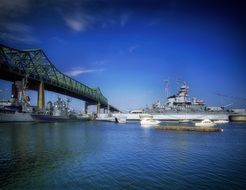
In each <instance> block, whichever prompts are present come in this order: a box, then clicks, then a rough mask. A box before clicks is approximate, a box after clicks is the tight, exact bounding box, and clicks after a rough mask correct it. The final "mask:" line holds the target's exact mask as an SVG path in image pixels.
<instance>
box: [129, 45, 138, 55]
mask: <svg viewBox="0 0 246 190" xmlns="http://www.w3.org/2000/svg"><path fill="white" fill-rule="evenodd" d="M139 47H140V45H133V46H130V47H129V48H128V51H129V52H130V53H133V52H134V51H135V50H136V49H137V48H139Z"/></svg>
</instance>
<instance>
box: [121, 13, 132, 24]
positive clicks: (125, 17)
mask: <svg viewBox="0 0 246 190" xmlns="http://www.w3.org/2000/svg"><path fill="white" fill-rule="evenodd" d="M129 19H130V13H124V14H122V15H121V16H120V26H121V27H124V26H125V25H126V24H127V22H128V21H129Z"/></svg>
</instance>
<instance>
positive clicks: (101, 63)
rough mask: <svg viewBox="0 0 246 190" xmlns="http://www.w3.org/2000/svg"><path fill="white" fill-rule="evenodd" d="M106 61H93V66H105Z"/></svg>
mask: <svg viewBox="0 0 246 190" xmlns="http://www.w3.org/2000/svg"><path fill="white" fill-rule="evenodd" d="M107 63H108V61H107V60H99V61H95V62H94V64H95V65H105V64H107Z"/></svg>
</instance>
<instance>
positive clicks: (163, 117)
mask: <svg viewBox="0 0 246 190" xmlns="http://www.w3.org/2000/svg"><path fill="white" fill-rule="evenodd" d="M144 115H146V114H130V113H129V114H125V116H126V118H127V120H128V121H139V120H140V118H142V117H144ZM150 115H152V116H153V119H154V120H160V121H180V120H192V121H202V120H204V119H209V120H212V121H214V120H226V121H228V114H226V113H163V114H159V113H158V114H157V113H152V114H150Z"/></svg>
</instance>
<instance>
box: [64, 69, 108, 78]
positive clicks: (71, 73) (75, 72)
mask: <svg viewBox="0 0 246 190" xmlns="http://www.w3.org/2000/svg"><path fill="white" fill-rule="evenodd" d="M102 71H104V69H84V68H73V69H72V70H70V71H67V72H65V74H66V75H68V76H71V77H76V76H78V75H81V74H85V73H93V72H102Z"/></svg>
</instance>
